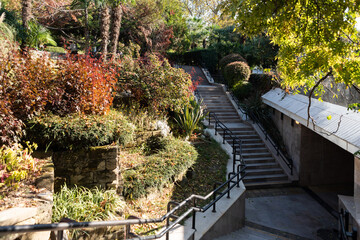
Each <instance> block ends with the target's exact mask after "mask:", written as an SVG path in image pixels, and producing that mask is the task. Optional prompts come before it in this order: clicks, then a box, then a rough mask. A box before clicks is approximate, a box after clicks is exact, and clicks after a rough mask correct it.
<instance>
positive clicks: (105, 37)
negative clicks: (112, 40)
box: [100, 3, 110, 61]
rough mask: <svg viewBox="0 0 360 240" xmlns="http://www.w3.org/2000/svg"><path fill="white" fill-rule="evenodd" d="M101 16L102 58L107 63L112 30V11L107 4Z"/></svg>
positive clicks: (102, 9) (103, 7)
mask: <svg viewBox="0 0 360 240" xmlns="http://www.w3.org/2000/svg"><path fill="white" fill-rule="evenodd" d="M100 14H101V24H100V38H101V58H102V59H103V61H106V56H107V49H108V43H109V30H110V9H109V7H108V5H107V4H106V3H105V4H104V5H103V6H102V8H101V12H100Z"/></svg>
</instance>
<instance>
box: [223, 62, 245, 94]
mask: <svg viewBox="0 0 360 240" xmlns="http://www.w3.org/2000/svg"><path fill="white" fill-rule="evenodd" d="M250 74H251V70H250V68H249V66H248V65H247V64H246V63H245V62H232V63H229V64H228V65H226V67H225V70H224V77H225V80H226V81H227V84H228V86H229V87H230V88H232V87H233V86H234V85H235V84H237V83H239V82H244V81H247V80H249V77H250Z"/></svg>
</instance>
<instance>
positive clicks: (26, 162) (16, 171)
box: [0, 144, 38, 189]
mask: <svg viewBox="0 0 360 240" xmlns="http://www.w3.org/2000/svg"><path fill="white" fill-rule="evenodd" d="M36 147H37V146H36V144H32V145H29V144H28V148H23V147H22V146H21V145H20V144H14V145H13V146H12V147H4V146H3V147H1V148H0V188H2V187H4V186H6V187H10V188H15V189H16V188H18V187H19V182H20V181H23V180H25V179H29V178H30V177H31V176H33V175H34V173H36V172H37V171H38V169H37V166H36V161H35V159H34V158H32V157H31V153H32V151H33V149H36Z"/></svg>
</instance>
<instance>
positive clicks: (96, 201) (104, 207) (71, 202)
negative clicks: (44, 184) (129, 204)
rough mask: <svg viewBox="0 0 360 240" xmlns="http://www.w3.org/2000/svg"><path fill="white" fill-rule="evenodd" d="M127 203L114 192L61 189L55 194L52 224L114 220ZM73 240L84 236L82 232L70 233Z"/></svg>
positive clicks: (63, 187)
mask: <svg viewBox="0 0 360 240" xmlns="http://www.w3.org/2000/svg"><path fill="white" fill-rule="evenodd" d="M124 208H125V203H124V202H123V201H122V200H121V198H120V196H119V195H118V194H117V193H116V192H115V191H114V190H106V191H105V190H102V189H98V188H94V189H87V188H84V187H77V186H75V187H73V188H68V187H67V186H66V185H64V186H62V187H61V190H60V191H59V192H58V193H55V194H54V204H53V214H52V222H59V221H60V220H61V219H62V218H70V219H72V220H75V221H78V222H88V221H104V220H114V219H115V217H116V215H117V212H122V211H123V209H124ZM70 234H71V238H72V239H78V237H79V236H80V235H82V231H81V230H72V231H70Z"/></svg>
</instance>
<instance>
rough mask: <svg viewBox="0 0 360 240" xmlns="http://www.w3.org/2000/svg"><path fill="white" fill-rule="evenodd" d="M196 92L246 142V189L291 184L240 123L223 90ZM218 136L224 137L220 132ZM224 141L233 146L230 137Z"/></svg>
mask: <svg viewBox="0 0 360 240" xmlns="http://www.w3.org/2000/svg"><path fill="white" fill-rule="evenodd" d="M197 89H198V91H199V93H200V96H201V97H202V98H203V103H204V104H205V105H206V108H207V110H208V111H209V112H214V113H215V114H216V115H217V117H218V119H219V120H220V121H221V122H222V123H224V124H225V125H226V126H227V127H228V129H229V130H231V131H232V133H233V134H234V135H236V136H237V137H238V138H240V139H241V140H242V142H243V144H242V153H243V154H242V157H243V159H244V162H245V164H246V166H247V170H246V172H247V175H246V177H245V179H244V184H245V186H246V188H252V187H260V186H261V187H264V186H273V185H276V186H278V185H287V184H290V181H289V179H288V176H287V175H286V174H285V172H284V170H283V169H282V168H281V167H280V165H279V164H278V163H277V161H276V160H275V159H274V157H273V156H272V154H271V153H270V151H269V150H268V149H267V147H266V146H265V144H264V143H263V141H262V140H261V138H260V137H259V135H258V134H257V132H256V131H255V130H254V129H253V127H252V126H251V124H249V123H247V122H244V121H242V120H241V118H240V117H239V115H238V113H237V110H236V109H235V108H234V107H233V105H232V103H231V102H230V100H229V99H228V97H227V95H226V94H225V93H224V91H223V89H222V87H220V86H214V85H213V86H202V85H200V86H198V88H197ZM213 123H214V121H213V120H212V124H213ZM210 127H211V126H210ZM219 133H220V134H221V135H222V132H221V131H219ZM225 140H226V141H227V142H228V143H229V144H230V145H231V144H232V141H231V138H230V137H229V136H225ZM237 158H239V156H237Z"/></svg>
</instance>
